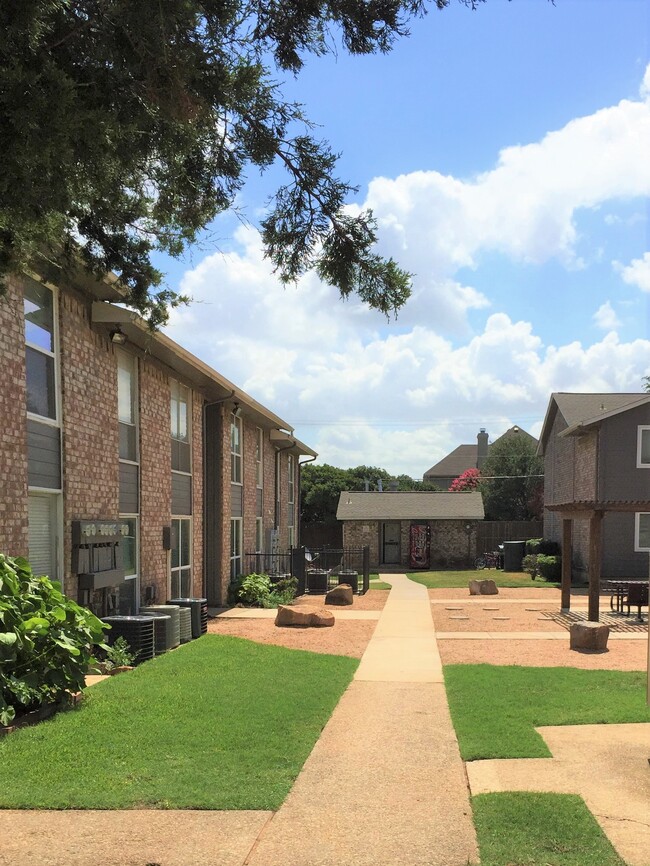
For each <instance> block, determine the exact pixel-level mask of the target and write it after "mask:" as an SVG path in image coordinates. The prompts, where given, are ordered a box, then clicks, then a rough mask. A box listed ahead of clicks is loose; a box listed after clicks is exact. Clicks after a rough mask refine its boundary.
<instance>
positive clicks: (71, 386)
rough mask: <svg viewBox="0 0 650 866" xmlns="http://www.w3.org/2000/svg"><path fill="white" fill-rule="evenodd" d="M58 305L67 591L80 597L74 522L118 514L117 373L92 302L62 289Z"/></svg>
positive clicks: (112, 354) (109, 347) (112, 517)
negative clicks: (96, 327) (73, 563)
mask: <svg viewBox="0 0 650 866" xmlns="http://www.w3.org/2000/svg"><path fill="white" fill-rule="evenodd" d="M59 306H60V319H59V322H60V343H61V397H62V406H63V493H64V496H63V515H64V575H65V578H64V579H65V586H66V592H67V593H68V594H70V595H72V596H73V597H76V594H77V580H76V576H75V577H74V579H73V577H72V575H71V572H70V556H71V521H72V520H80V519H84V520H88V519H91V520H92V519H101V518H104V519H108V520H111V519H115V518H116V517H117V515H118V506H119V502H118V493H119V456H118V426H117V373H116V360H115V355H114V352H113V349H112V346H111V343H110V342H109V341H108V340H107V339H106V338H105V337H103V336H101V335H100V334H98V333H95V332H94V331H93V330H92V329H91V326H90V305H89V303H86V302H85V301H84V300H81V299H80V298H78V297H77V296H76V295H75V294H73V293H68V292H62V293H61V300H60V305H59Z"/></svg>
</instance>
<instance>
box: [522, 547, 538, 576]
mask: <svg viewBox="0 0 650 866" xmlns="http://www.w3.org/2000/svg"><path fill="white" fill-rule="evenodd" d="M521 565H522V568H523V569H524V571H525V572H526V573H527V574H529V575H530V576H531V577H532V579H533V580H535V578H536V577H538V576H539V567H538V565H537V556H536V555H535V554H534V553H529V554H528V555H527V556H524V558H523V560H522V561H521Z"/></svg>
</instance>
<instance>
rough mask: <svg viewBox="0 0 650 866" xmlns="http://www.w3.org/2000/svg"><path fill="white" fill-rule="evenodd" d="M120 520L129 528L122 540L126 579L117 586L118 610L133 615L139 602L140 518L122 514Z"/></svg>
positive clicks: (122, 613)
mask: <svg viewBox="0 0 650 866" xmlns="http://www.w3.org/2000/svg"><path fill="white" fill-rule="evenodd" d="M120 522H121V523H123V524H125V525H126V526H128V528H129V529H128V533H127V535H124V536H123V537H122V540H121V541H120V547H121V549H122V565H123V566H124V581H123V582H122V583H120V584H118V586H117V587H116V591H117V593H116V594H117V612H118V613H119V614H120V615H121V616H133V615H134V614H136V613H137V602H138V559H139V554H138V518H137V517H135V516H134V517H124V516H120Z"/></svg>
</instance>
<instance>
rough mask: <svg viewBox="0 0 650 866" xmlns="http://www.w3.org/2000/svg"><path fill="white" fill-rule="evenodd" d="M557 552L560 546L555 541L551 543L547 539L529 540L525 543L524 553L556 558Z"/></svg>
mask: <svg viewBox="0 0 650 866" xmlns="http://www.w3.org/2000/svg"><path fill="white" fill-rule="evenodd" d="M559 552H560V545H559V544H558V543H557V541H551V540H550V539H548V538H529V539H528V541H527V542H526V553H532V554H538V553H543V554H545V555H548V556H557V555H558V554H559Z"/></svg>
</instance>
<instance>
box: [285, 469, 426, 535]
mask: <svg viewBox="0 0 650 866" xmlns="http://www.w3.org/2000/svg"><path fill="white" fill-rule="evenodd" d="M380 481H381V486H382V488H383V489H384V490H386V491H388V490H389V485H390V483H391V481H396V482H397V489H398V490H401V491H405V490H438V488H437V487H435V485H433V484H428V483H426V482H422V481H417V480H416V479H414V478H411V477H410V476H408V475H398V476H397V477H396V478H395V477H393V476H392V475H391V474H390V473H389V472H387V471H386V470H385V469H380V468H379V467H378V466H355V467H354V468H353V469H339V468H338V467H336V466H330V465H329V464H328V463H320V464H318V463H307V464H306V465H305V466H304V467H303V469H302V473H301V476H300V492H301V506H300V507H301V521H302V523H303V524H313V523H325V524H333V523H336V509H337V507H338V504H339V496H340V494H341V492H342V491H343V490H365V489H366V483H367V485H368V490H370V491H376V490H379V482H380Z"/></svg>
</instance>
